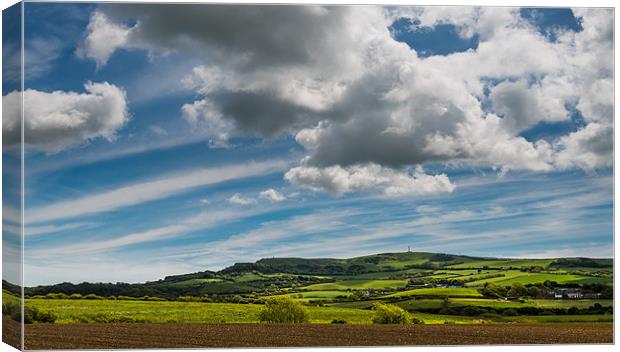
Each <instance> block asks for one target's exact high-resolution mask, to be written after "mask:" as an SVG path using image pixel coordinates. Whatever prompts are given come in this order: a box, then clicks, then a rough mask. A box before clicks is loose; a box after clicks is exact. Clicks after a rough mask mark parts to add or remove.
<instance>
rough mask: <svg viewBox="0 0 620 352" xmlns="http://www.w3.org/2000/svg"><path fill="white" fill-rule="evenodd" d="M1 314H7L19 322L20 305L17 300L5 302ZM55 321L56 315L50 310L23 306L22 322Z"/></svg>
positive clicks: (20, 316) (20, 314)
mask: <svg viewBox="0 0 620 352" xmlns="http://www.w3.org/2000/svg"><path fill="white" fill-rule="evenodd" d="M2 314H4V315H8V316H10V317H11V319H13V320H15V321H18V322H21V320H22V319H21V318H22V309H21V305H20V304H19V303H17V302H10V303H5V304H3V305H2ZM55 321H56V316H55V315H54V314H53V313H51V312H44V311H40V310H38V309H37V308H35V307H29V306H25V307H24V324H32V323H53V322H55Z"/></svg>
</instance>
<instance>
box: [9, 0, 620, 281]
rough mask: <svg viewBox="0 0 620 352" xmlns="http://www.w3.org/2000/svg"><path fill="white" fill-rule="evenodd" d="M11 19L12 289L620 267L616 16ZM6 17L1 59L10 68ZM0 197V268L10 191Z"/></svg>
mask: <svg viewBox="0 0 620 352" xmlns="http://www.w3.org/2000/svg"><path fill="white" fill-rule="evenodd" d="M4 15H5V18H6V15H7V12H5V13H4ZM24 15H25V27H26V28H27V30H26V32H25V34H24V48H25V70H24V76H25V82H24V86H25V91H24V93H23V95H22V94H21V93H20V91H19V89H20V85H19V67H18V65H13V66H11V65H5V68H4V71H3V76H4V80H3V93H2V94H3V99H2V101H3V110H4V116H3V121H2V126H3V163H4V168H3V170H4V171H3V173H4V175H3V176H4V179H5V184H4V187H5V189H6V188H8V187H10V186H11V181H15V180H16V176H15V167H7V166H11V165H13V166H14V165H16V164H15V162H16V160H19V158H17V159H16V155H17V156H19V153H18V151H19V142H20V133H19V132H20V124H19V120H20V115H19V101H20V97H22V96H23V99H24V104H25V115H24V118H25V125H24V131H25V148H24V149H25V179H24V182H25V194H24V204H25V213H24V218H25V225H24V228H25V237H24V277H25V282H24V284H25V285H27V286H32V285H40V284H52V283H59V282H74V283H79V282H83V281H89V282H144V281H151V280H157V279H160V278H163V277H164V276H167V275H173V274H182V273H188V272H196V271H201V270H219V269H222V268H224V267H226V266H228V265H232V264H233V263H235V262H248V261H255V260H258V259H260V258H268V257H290V256H295V257H309V258H317V257H337V258H346V257H353V256H360V255H367V254H373V253H381V252H403V251H406V250H407V248H408V247H411V249H412V250H414V251H430V252H443V253H453V254H465V255H474V256H496V257H527V258H534V257H536V258H538V257H541V258H542V257H547V258H548V257H559V256H590V257H611V256H612V255H613V249H612V248H613V247H612V243H613V195H612V188H613V61H612V60H613V41H612V38H613V12H612V10H609V9H583V8H580V9H553V8H545V9H542V8H536V9H531V8H530V9H525V8H523V9H520V8H501V7H493V8H485V7H482V8H481V7H381V6H358V7H355V6H260V5H198V4H192V5H189V4H183V5H181V4H173V5H169V4H168V5H166V4H158V5H153V4H150V5H149V4H88V3H78V4H62V3H25V9H24ZM5 22H6V21H5ZM265 24H269V25H265ZM9 26H10V24H7V25H6V26H5V28H4V33H5V35H4V38H3V53H4V54H3V55H5V57H4V58H3V61H5V62H19V61H18V60H17V61H15V60H16V59H15V58H19V51H18V50H16V49H15V48H19V42H18V41H17V39H18V36H16V35H11V33H13V34H14V33H15V32H14V31H13V32H11V30H10V27H9ZM7 28H8V29H9V30H8V31H7ZM12 59H13V60H14V61H10V60H12ZM12 163H13V164H12ZM3 197H4V199H3V201H4V208H3V237H4V238H5V243H9V246H7V245H5V256H6V255H7V253H9V254H10V253H18V252H19V247H14V246H18V243H19V241H16V240H15V239H18V238H19V234H20V231H19V216H18V215H19V211H18V208H19V207H18V205H19V195H18V194H17V196H16V195H15V194H12V195H11V194H9V193H7V192H5V195H4V196H3ZM11 197H13V198H11ZM16 214H17V215H16ZM12 240H13V242H11V241H12ZM7 241H8V242H7ZM12 246H13V247H12ZM5 267H6V265H5ZM9 268H14V267H9ZM3 276H4V278H5V279H7V280H9V281H13V282H17V281H16V280H19V277H18V275H16V271H15V270H9V269H5V270H4V273H3Z"/></svg>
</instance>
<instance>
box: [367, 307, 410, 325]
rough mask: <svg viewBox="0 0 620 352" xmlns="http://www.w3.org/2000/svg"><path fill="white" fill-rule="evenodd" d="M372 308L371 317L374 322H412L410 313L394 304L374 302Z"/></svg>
mask: <svg viewBox="0 0 620 352" xmlns="http://www.w3.org/2000/svg"><path fill="white" fill-rule="evenodd" d="M372 309H373V310H374V311H375V316H374V317H373V318H372V322H373V323H374V324H411V323H412V322H413V320H412V317H411V314H409V313H408V312H407V311H405V310H404V309H402V308H400V307H397V306H395V305H391V304H383V303H376V304H375V305H374V306H373V307H372Z"/></svg>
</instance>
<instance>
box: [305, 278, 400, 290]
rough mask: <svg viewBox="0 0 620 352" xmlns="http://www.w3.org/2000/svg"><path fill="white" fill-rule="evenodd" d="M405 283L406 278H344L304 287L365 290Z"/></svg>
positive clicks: (312, 288) (397, 286)
mask: <svg viewBox="0 0 620 352" xmlns="http://www.w3.org/2000/svg"><path fill="white" fill-rule="evenodd" d="M406 285H407V280H344V281H337V282H328V283H324V284H315V285H310V286H307V287H304V289H306V290H312V291H346V290H365V289H388V288H391V289H397V288H403V287H405V286H406Z"/></svg>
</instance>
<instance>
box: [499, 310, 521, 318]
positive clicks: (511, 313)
mask: <svg viewBox="0 0 620 352" xmlns="http://www.w3.org/2000/svg"><path fill="white" fill-rule="evenodd" d="M502 315H504V316H507V317H515V316H517V315H519V312H517V311H516V310H514V309H512V308H510V309H506V310H505V311H503V312H502Z"/></svg>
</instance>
